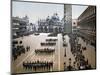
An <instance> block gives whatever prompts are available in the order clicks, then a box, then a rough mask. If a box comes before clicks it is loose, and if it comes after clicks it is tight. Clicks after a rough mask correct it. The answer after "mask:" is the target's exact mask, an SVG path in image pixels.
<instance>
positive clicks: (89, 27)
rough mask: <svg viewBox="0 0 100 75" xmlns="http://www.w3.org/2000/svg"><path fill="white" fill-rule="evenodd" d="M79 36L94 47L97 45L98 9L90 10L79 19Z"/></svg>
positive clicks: (89, 8) (91, 7) (89, 7)
mask: <svg viewBox="0 0 100 75" xmlns="http://www.w3.org/2000/svg"><path fill="white" fill-rule="evenodd" d="M78 26H79V27H80V28H79V34H80V35H81V36H82V37H83V38H84V39H86V40H87V41H88V42H89V43H91V44H92V45H95V44H96V7H95V6H88V8H87V9H86V10H85V11H84V12H83V13H82V14H81V15H80V16H79V17H78Z"/></svg>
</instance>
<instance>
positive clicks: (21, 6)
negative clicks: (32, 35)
mask: <svg viewBox="0 0 100 75" xmlns="http://www.w3.org/2000/svg"><path fill="white" fill-rule="evenodd" d="M86 8H87V6H80V5H72V19H77V18H78V16H80V14H81V13H82V12H83V11H84V10H85V9H86ZM54 13H58V15H59V18H60V19H62V18H63V16H64V5H63V4H47V3H33V2H17V1H13V2H12V16H14V17H16V16H19V17H24V16H25V15H27V16H28V17H29V21H30V22H32V23H36V22H37V21H38V19H45V18H46V17H47V16H52V15H53V14H54Z"/></svg>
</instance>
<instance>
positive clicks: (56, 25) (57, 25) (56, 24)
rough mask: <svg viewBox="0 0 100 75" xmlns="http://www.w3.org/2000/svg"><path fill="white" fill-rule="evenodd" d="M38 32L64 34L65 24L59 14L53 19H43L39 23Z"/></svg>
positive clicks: (52, 17)
mask: <svg viewBox="0 0 100 75" xmlns="http://www.w3.org/2000/svg"><path fill="white" fill-rule="evenodd" d="M38 31H39V32H46V33H48V32H54V33H60V32H63V24H62V22H61V20H60V19H59V16H58V14H57V13H55V14H54V15H53V16H51V17H49V16H48V17H47V18H46V19H41V20H39V21H38Z"/></svg>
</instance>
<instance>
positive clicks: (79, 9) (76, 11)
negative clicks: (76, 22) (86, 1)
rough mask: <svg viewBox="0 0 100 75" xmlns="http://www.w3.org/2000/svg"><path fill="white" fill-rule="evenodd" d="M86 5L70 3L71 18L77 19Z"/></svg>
mask: <svg viewBox="0 0 100 75" xmlns="http://www.w3.org/2000/svg"><path fill="white" fill-rule="evenodd" d="M87 7H88V6H83V5H72V19H77V18H78V17H79V16H80V15H81V14H82V12H83V11H85V9H86V8H87Z"/></svg>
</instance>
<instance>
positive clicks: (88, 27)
mask: <svg viewBox="0 0 100 75" xmlns="http://www.w3.org/2000/svg"><path fill="white" fill-rule="evenodd" d="M92 69H96V6H92V5H81V4H80V5H77V4H63V3H49V2H48V3H47V2H35V1H20V0H12V2H11V73H12V74H28V73H43V72H62V71H66V72H67V71H79V70H92Z"/></svg>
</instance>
